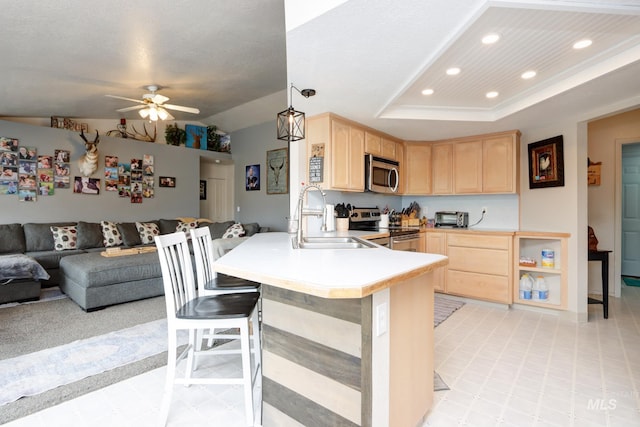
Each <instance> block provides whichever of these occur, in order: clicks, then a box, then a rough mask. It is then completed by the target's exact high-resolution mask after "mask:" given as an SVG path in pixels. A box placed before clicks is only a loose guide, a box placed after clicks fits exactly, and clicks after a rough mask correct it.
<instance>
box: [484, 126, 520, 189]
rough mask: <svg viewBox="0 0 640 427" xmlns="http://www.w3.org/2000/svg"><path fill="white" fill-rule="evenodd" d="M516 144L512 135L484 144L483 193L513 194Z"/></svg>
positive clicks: (487, 141) (490, 140)
mask: <svg viewBox="0 0 640 427" xmlns="http://www.w3.org/2000/svg"><path fill="white" fill-rule="evenodd" d="M514 169H515V159H514V143H513V137H512V136H511V135H505V136H500V137H497V138H491V139H485V140H484V141H483V142H482V192H483V193H513V192H515V190H516V182H515V174H514Z"/></svg>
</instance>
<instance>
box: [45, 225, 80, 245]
mask: <svg viewBox="0 0 640 427" xmlns="http://www.w3.org/2000/svg"><path fill="white" fill-rule="evenodd" d="M49 228H50V229H51V233H53V248H54V249H55V250H56V251H64V250H67V249H76V248H77V247H78V229H77V227H76V226H75V225H69V226H66V227H56V226H52V227H49Z"/></svg>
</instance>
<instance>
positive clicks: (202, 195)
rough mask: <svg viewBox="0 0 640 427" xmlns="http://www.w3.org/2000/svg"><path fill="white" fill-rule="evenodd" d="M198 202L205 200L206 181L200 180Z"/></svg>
mask: <svg viewBox="0 0 640 427" xmlns="http://www.w3.org/2000/svg"><path fill="white" fill-rule="evenodd" d="M200 200H207V181H205V180H203V179H201V180H200Z"/></svg>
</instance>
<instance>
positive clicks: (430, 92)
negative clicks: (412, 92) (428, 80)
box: [422, 89, 433, 95]
mask: <svg viewBox="0 0 640 427" xmlns="http://www.w3.org/2000/svg"><path fill="white" fill-rule="evenodd" d="M422 94H423V95H433V89H425V90H423V91H422Z"/></svg>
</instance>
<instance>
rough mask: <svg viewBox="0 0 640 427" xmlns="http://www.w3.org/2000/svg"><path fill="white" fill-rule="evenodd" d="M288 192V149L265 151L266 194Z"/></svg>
mask: <svg viewBox="0 0 640 427" xmlns="http://www.w3.org/2000/svg"><path fill="white" fill-rule="evenodd" d="M288 192H289V151H288V149H287V148H279V149H277V150H271V151H267V194H287V193H288Z"/></svg>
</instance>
